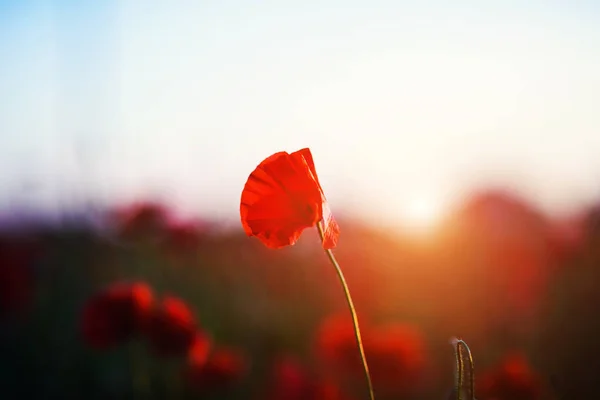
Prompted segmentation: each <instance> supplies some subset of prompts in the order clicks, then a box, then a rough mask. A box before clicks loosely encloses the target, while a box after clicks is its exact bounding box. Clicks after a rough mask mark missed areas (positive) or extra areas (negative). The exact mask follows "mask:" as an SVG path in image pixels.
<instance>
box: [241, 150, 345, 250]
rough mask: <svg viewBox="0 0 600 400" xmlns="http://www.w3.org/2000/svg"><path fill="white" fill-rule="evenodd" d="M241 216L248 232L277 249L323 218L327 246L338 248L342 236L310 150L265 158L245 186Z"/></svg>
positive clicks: (281, 153) (291, 243)
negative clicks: (338, 241)
mask: <svg viewBox="0 0 600 400" xmlns="http://www.w3.org/2000/svg"><path fill="white" fill-rule="evenodd" d="M240 215H241V219H242V226H243V227H244V231H245V232H246V234H247V235H248V236H256V237H257V238H258V239H260V240H261V241H262V242H263V243H264V244H265V245H266V246H267V247H270V248H274V249H277V248H281V247H284V246H288V245H293V244H294V243H296V241H297V240H298V238H299V237H300V234H301V233H302V231H303V230H304V229H306V228H310V227H313V226H315V225H316V224H317V223H318V222H319V221H321V220H323V221H324V223H325V227H324V233H325V240H324V241H323V247H324V248H325V249H331V248H333V247H335V245H336V243H337V239H338V236H339V227H338V225H337V223H336V222H335V220H334V219H333V217H332V216H331V213H330V212H329V208H328V206H327V202H326V200H325V195H324V194H323V189H322V188H321V184H320V183H319V179H318V177H317V172H316V170H315V164H314V162H313V158H312V154H311V152H310V150H309V149H302V150H299V151H296V152H294V153H291V154H289V153H286V152H279V153H275V154H273V155H272V156H270V157H268V158H266V159H265V160H263V161H262V162H261V163H260V164H259V165H258V166H257V167H256V169H255V170H254V171H253V172H252V173H251V174H250V176H249V177H248V180H247V182H246V185H245V186H244V190H243V191H242V198H241V202H240Z"/></svg>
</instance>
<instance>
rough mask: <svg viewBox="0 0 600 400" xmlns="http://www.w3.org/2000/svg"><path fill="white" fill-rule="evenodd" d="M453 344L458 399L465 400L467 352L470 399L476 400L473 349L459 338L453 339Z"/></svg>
mask: <svg viewBox="0 0 600 400" xmlns="http://www.w3.org/2000/svg"><path fill="white" fill-rule="evenodd" d="M452 344H453V345H454V350H455V356H456V399H457V400H463V392H464V386H465V357H464V353H465V352H466V354H467V361H468V366H469V377H468V388H469V398H470V399H475V376H474V366H473V355H472V354H471V349H469V346H468V345H467V343H466V342H465V341H464V340H461V339H458V338H453V339H452ZM465 400H466V399H465Z"/></svg>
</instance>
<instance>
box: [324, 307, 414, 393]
mask: <svg viewBox="0 0 600 400" xmlns="http://www.w3.org/2000/svg"><path fill="white" fill-rule="evenodd" d="M361 331H362V339H363V346H364V349H365V355H366V357H367V362H368V363H369V371H370V374H371V378H372V380H373V386H374V387H375V390H376V392H377V393H380V394H382V393H383V394H386V395H390V396H392V395H395V396H398V395H400V394H402V393H405V392H406V391H409V390H411V389H413V388H414V387H415V385H416V384H417V383H418V381H419V379H420V377H421V376H422V373H423V370H424V367H425V356H424V354H425V350H424V347H425V345H424V343H423V339H422V336H421V334H420V332H419V331H418V330H417V329H416V328H414V327H412V326H410V325H405V324H400V323H390V324H387V325H383V326H378V327H374V326H368V325H367V326H365V325H363V327H362V328H361ZM317 350H318V352H319V356H320V358H321V360H323V361H324V363H325V365H326V366H327V367H328V368H327V369H328V370H330V371H332V372H334V373H335V374H336V375H337V376H338V378H340V379H342V380H348V381H356V380H360V379H361V378H362V376H363V374H364V372H363V369H362V363H361V360H360V356H359V354H358V350H357V348H356V339H355V337H354V331H353V327H352V322H351V321H350V319H349V318H331V319H329V320H327V321H326V322H325V323H324V324H323V326H322V328H321V330H320V332H319V336H318V338H317Z"/></svg>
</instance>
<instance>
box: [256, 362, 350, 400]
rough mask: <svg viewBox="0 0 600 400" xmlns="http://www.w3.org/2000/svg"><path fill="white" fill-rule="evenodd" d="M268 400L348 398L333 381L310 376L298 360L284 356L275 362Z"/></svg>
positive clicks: (334, 399) (332, 399)
mask: <svg viewBox="0 0 600 400" xmlns="http://www.w3.org/2000/svg"><path fill="white" fill-rule="evenodd" d="M271 379H272V382H271V383H270V385H271V386H270V388H269V390H268V394H267V399H268V400H348V399H349V397H347V396H346V395H345V394H344V393H343V392H342V390H341V389H340V387H339V386H338V385H336V384H335V383H333V382H330V381H326V380H321V379H318V378H315V377H310V376H309V375H308V374H307V372H306V371H305V370H304V369H303V368H302V367H301V366H300V364H299V363H298V362H296V361H295V360H293V359H292V358H283V359H281V360H278V361H277V362H275V364H274V368H273V372H272V378H271Z"/></svg>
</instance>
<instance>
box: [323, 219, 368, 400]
mask: <svg viewBox="0 0 600 400" xmlns="http://www.w3.org/2000/svg"><path fill="white" fill-rule="evenodd" d="M317 229H318V230H319V236H320V237H321V241H322V242H323V241H324V240H325V233H324V232H323V222H322V221H319V223H318V224H317ZM325 253H326V254H327V257H328V258H329V261H331V264H332V265H333V266H334V268H335V271H336V272H337V275H338V278H339V279H340V283H341V284H342V288H343V289H344V294H345V295H346V302H347V303H348V308H349V309H350V314H351V315H352V324H353V326H354V337H355V338H356V343H357V345H358V350H359V352H360V359H361V361H362V365H363V369H364V371H365V378H366V379H367V386H368V387H369V398H370V399H371V400H375V393H374V392H373V383H372V382H371V374H370V373H369V366H368V365H367V357H366V356H365V350H364V348H363V342H362V337H361V335H360V328H359V326H358V315H357V314H356V309H355V308H354V303H353V301H352V296H351V295H350V288H348V284H347V283H346V278H344V274H343V272H342V269H341V268H340V264H338V262H337V260H336V258H335V256H334V255H333V252H332V251H331V250H330V249H326V250H325Z"/></svg>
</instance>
